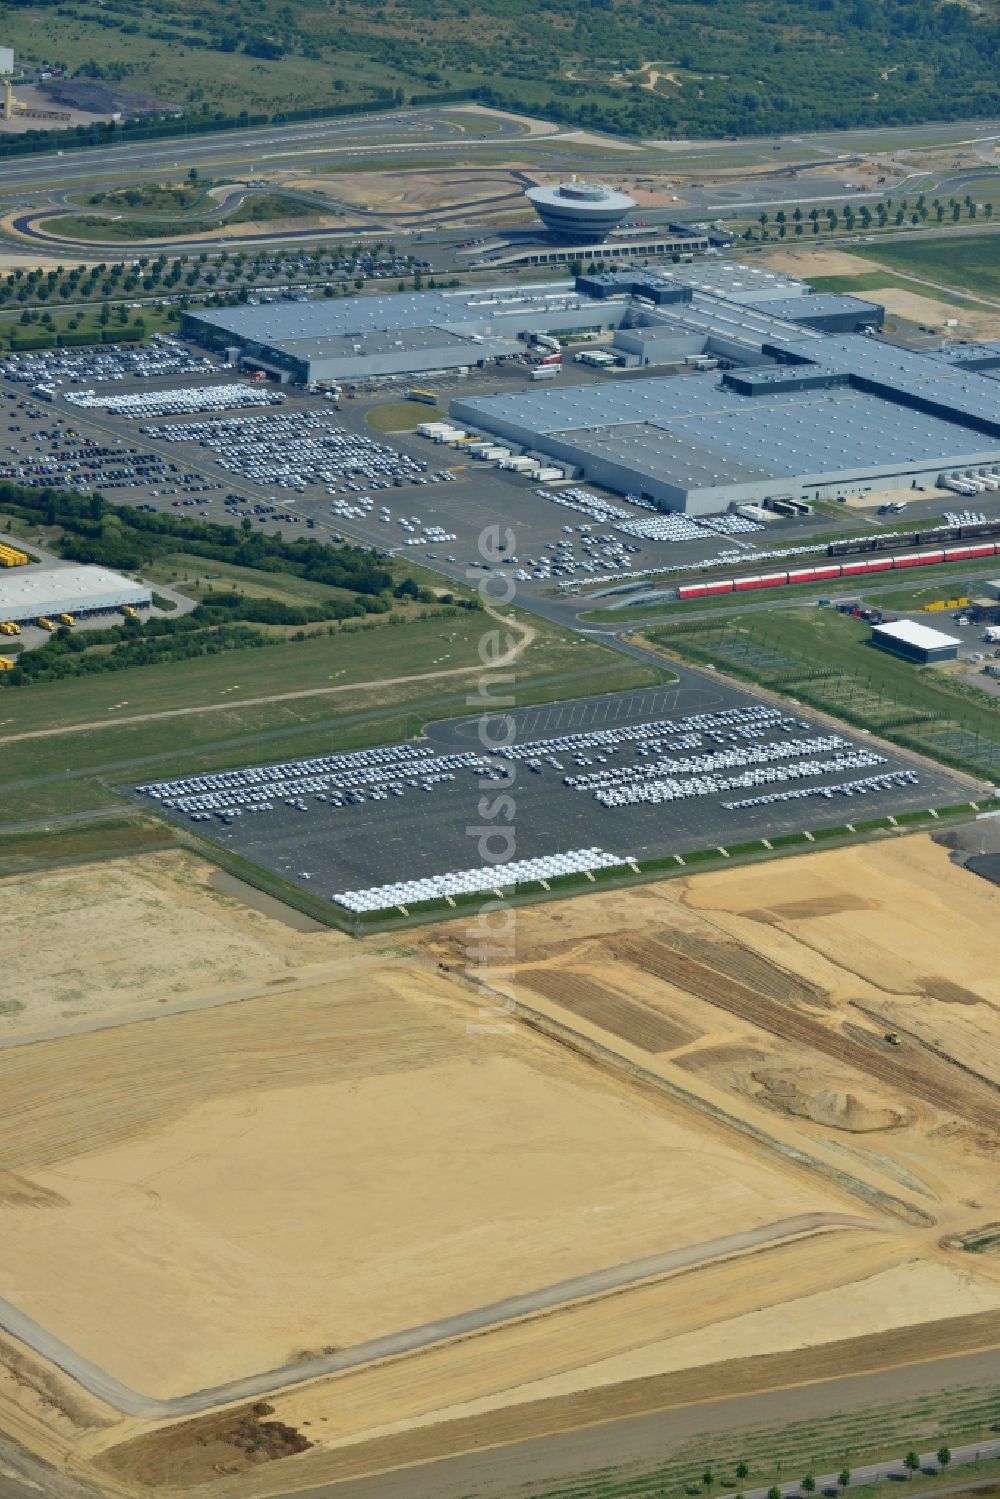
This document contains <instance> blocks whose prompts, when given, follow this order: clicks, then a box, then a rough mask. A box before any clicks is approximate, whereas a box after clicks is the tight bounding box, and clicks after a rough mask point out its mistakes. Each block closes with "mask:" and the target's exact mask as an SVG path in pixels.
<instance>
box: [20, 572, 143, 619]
mask: <svg viewBox="0 0 1000 1499" xmlns="http://www.w3.org/2000/svg"><path fill="white" fill-rule="evenodd" d="M152 601H153V594H152V590H151V589H149V588H147V587H145V585H144V584H142V583H133V582H132V579H131V578H125V577H122V575H121V574H120V573H114V572H111V571H110V570H109V569H108V568H106V567H88V566H81V567H75V566H67V567H27V568H18V569H17V571H16V572H13V571H12V572H4V573H2V574H0V620H8V619H9V620H13V621H14V623H15V624H27V623H28V622H29V621H32V620H36V619H39V618H42V617H44V618H46V619H58V618H59V615H60V614H73V615H78V616H79V615H86V614H108V613H110V612H111V611H112V610H115V609H120V608H121V607H122V605H123V604H131V605H132V606H133V607H141V606H144V605H147V604H150V603H152Z"/></svg>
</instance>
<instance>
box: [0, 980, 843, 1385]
mask: <svg viewBox="0 0 1000 1499" xmlns="http://www.w3.org/2000/svg"><path fill="white" fill-rule="evenodd" d="M444 989H445V986H444V985H443V984H442V983H441V982H440V981H436V980H435V979H434V977H433V976H432V975H429V976H427V977H426V978H425V979H424V980H423V981H422V982H421V983H420V984H419V986H417V985H415V984H414V983H413V981H412V977H411V976H410V975H409V974H408V973H407V972H406V970H405V968H404V967H402V966H393V965H391V964H387V965H385V967H384V968H383V970H382V971H381V973H380V974H379V975H378V977H377V978H375V977H374V976H373V977H372V979H371V980H370V981H368V982H365V981H364V980H363V979H361V978H360V977H359V978H357V979H355V978H348V977H346V976H345V977H344V978H343V979H341V980H340V981H339V982H333V981H331V982H329V983H327V984H324V985H323V986H321V987H319V988H314V989H302V990H298V991H296V992H295V993H293V994H289V995H283V996H282V997H281V998H280V999H277V998H275V999H259V1000H254V1001H247V1002H245V1003H244V1004H242V1005H241V1006H240V1007H239V1017H238V1020H237V1019H236V1016H235V1014H234V1012H232V1011H231V1010H230V1009H228V1008H227V1009H214V1010H202V1011H198V1012H195V1013H190V1014H185V1015H177V1016H172V1017H167V1018H164V1019H161V1020H157V1021H156V1022H155V1024H151V1025H147V1026H137V1027H128V1028H126V1029H125V1030H123V1031H119V1030H114V1031H102V1032H99V1033H95V1034H93V1035H90V1036H87V1037H74V1038H71V1039H69V1040H67V1041H60V1042H51V1043H47V1044H45V1045H43V1046H38V1047H35V1048H32V1050H31V1053H30V1054H29V1055H28V1056H25V1057H22V1056H20V1055H17V1054H12V1053H7V1054H6V1056H3V1057H0V1092H2V1095H3V1098H4V1101H5V1111H9V1114H14V1115H20V1116H21V1117H23V1116H24V1115H25V1113H27V1114H28V1115H30V1116H32V1117H33V1118H34V1119H35V1124H34V1126H33V1127H29V1128H28V1129H23V1128H22V1130H21V1132H20V1133H19V1136H18V1138H17V1139H16V1140H14V1141H7V1142H5V1156H6V1159H7V1160H8V1161H9V1162H10V1163H11V1165H12V1166H13V1167H14V1168H15V1169H16V1171H17V1173H18V1178H19V1183H20V1184H19V1186H18V1187H17V1189H16V1190H12V1191H10V1192H9V1193H8V1197H9V1198H13V1201H12V1202H9V1203H8V1205H7V1207H6V1209H5V1210H0V1225H2V1233H3V1243H4V1257H5V1262H6V1265H7V1272H8V1277H9V1280H8V1284H11V1285H12V1287H13V1291H12V1293H11V1294H10V1297H9V1299H11V1300H12V1301H14V1302H15V1304H16V1305H17V1306H18V1307H19V1308H21V1309H22V1310H23V1311H26V1312H27V1313H28V1314H29V1315H31V1316H33V1317H34V1318H36V1320H39V1321H42V1322H44V1323H45V1324H46V1325H48V1326H51V1327H53V1328H54V1329H56V1330H58V1332H59V1335H60V1336H61V1337H62V1338H63V1339H64V1340H65V1341H66V1342H68V1343H69V1344H70V1345H71V1346H73V1347H74V1348H77V1349H79V1350H80V1351H81V1352H82V1353H83V1354H84V1355H85V1356H86V1357H87V1358H89V1359H91V1360H92V1361H93V1362H95V1363H97V1364H98V1365H100V1367H102V1368H104V1369H107V1370H108V1371H109V1372H111V1373H113V1374H114V1375H115V1376H116V1377H117V1378H119V1379H121V1380H122V1381H123V1382H125V1383H127V1384H129V1385H131V1386H132V1387H134V1388H136V1389H139V1390H142V1391H144V1392H147V1393H153V1394H157V1395H175V1394H182V1393H185V1392H187V1391H188V1390H193V1389H199V1388H201V1387H203V1386H205V1385H209V1384H215V1383H220V1382H222V1381H224V1380H229V1379H234V1378H237V1377H239V1376H240V1375H242V1374H245V1373H247V1372H248V1371H256V1370H258V1369H265V1368H270V1367H276V1366H278V1365H281V1364H284V1363H286V1362H289V1361H294V1360H295V1359H296V1358H297V1357H300V1356H301V1355H302V1354H303V1352H305V1351H307V1350H308V1351H314V1350H316V1349H317V1348H319V1349H322V1348H325V1347H333V1348H343V1347H349V1346H351V1345H352V1344H354V1343H358V1342H362V1341H365V1340H367V1339H369V1338H372V1337H376V1336H378V1335H381V1334H383V1333H389V1332H392V1331H394V1330H396V1329H399V1328H403V1327H409V1326H413V1325H417V1324H419V1323H423V1322H426V1321H430V1320H432V1319H434V1318H438V1317H443V1316H446V1315H449V1314H451V1313H455V1312H461V1311H464V1310H466V1309H468V1308H471V1307H475V1306H478V1305H481V1304H482V1303H484V1302H488V1301H492V1300H496V1299H498V1298H500V1297H502V1296H505V1295H510V1294H513V1293H515V1292H519V1291H529V1290H532V1289H534V1288H536V1287H539V1286H544V1285H547V1284H549V1283H551V1282H555V1281H559V1280H562V1279H566V1278H568V1277H571V1276H576V1275H582V1274H584V1273H585V1272H586V1271H588V1270H591V1269H593V1268H595V1267H600V1266H605V1265H613V1264H616V1263H619V1262H621V1261H625V1260H630V1259H634V1258H638V1257H641V1256H644V1255H649V1254H653V1253H656V1252H657V1251H660V1250H664V1249H669V1248H672V1247H674V1246H680V1245H685V1244H689V1243H692V1242H697V1241H698V1240H699V1239H701V1238H704V1237H707V1236H708V1235H706V1232H705V1223H706V1219H707V1221H709V1222H726V1223H732V1224H734V1225H737V1226H739V1227H743V1228H749V1227H756V1226H757V1225H759V1224H761V1223H766V1222H769V1221H772V1220H776V1219H781V1218H784V1217H786V1216H789V1215H791V1214H796V1213H804V1212H809V1211H812V1210H816V1209H819V1208H823V1207H825V1206H828V1205H829V1203H830V1199H831V1194H830V1192H829V1191H827V1190H824V1189H819V1190H817V1188H816V1187H814V1186H813V1185H812V1184H811V1183H810V1182H809V1181H808V1179H802V1180H798V1179H795V1178H790V1179H788V1180H785V1179H783V1177H782V1175H781V1173H780V1172H779V1171H778V1170H776V1169H774V1167H771V1166H769V1165H768V1164H767V1163H766V1162H762V1161H754V1160H744V1159H742V1158H741V1152H738V1151H737V1150H736V1149H735V1148H734V1146H733V1145H730V1144H728V1143H727V1142H725V1141H724V1140H722V1139H715V1140H712V1141H711V1143H709V1142H707V1141H706V1140H705V1139H704V1136H703V1135H702V1134H701V1133H700V1132H699V1131H698V1130H697V1128H696V1127H693V1125H692V1123H691V1122H689V1121H684V1120H683V1119H681V1118H677V1117H670V1116H667V1115H665V1114H664V1113H663V1112H662V1111H660V1110H658V1109H655V1108H650V1107H649V1106H648V1104H644V1103H642V1102H641V1101H636V1100H633V1099H631V1098H630V1097H629V1096H628V1093H627V1090H626V1089H625V1087H624V1086H623V1085H621V1084H617V1083H616V1082H615V1081H614V1080H609V1082H608V1084H607V1085H606V1086H604V1087H602V1089H601V1090H600V1093H599V1094H598V1095H597V1096H595V1095H594V1093H593V1092H592V1090H589V1089H588V1088H587V1086H586V1077H585V1074H580V1073H579V1069H578V1068H577V1066H576V1065H575V1064H574V1063H573V1062H572V1061H570V1060H568V1059H566V1058H565V1057H564V1056H563V1055H562V1054H561V1052H560V1051H559V1050H558V1049H557V1048H555V1047H554V1046H551V1045H549V1044H548V1043H546V1042H544V1041H543V1040H540V1039H539V1038H538V1037H536V1036H534V1035H532V1034H531V1033H530V1032H524V1033H523V1034H520V1033H518V1034H516V1035H514V1036H513V1037H510V1038H505V1037H497V1036H492V1035H491V1036H487V1037H476V1036H469V1035H467V1034H466V1031H465V1023H464V1018H463V1016H462V1014H461V1012H460V1011H458V1010H457V1009H456V1008H455V1006H454V1004H453V1002H452V1001H451V1000H450V998H449V997H448V996H447V994H446V993H444ZM165 1059H169V1061H168V1062H167V1061H165ZM5 1063H6V1065H5ZM80 1065H83V1066H84V1067H85V1068H86V1071H87V1075H88V1076H90V1077H92V1078H93V1079H94V1081H93V1082H92V1084H91V1086H90V1088H89V1089H88V1093H87V1096H86V1098H81V1099H80V1100H79V1101H78V1102H77V1103H76V1105H75V1106H74V1107H72V1109H70V1110H67V1109H61V1110H59V1111H58V1117H56V1110H54V1109H52V1108H51V1107H46V1104H45V1100H44V1098H43V1096H42V1095H43V1093H44V1092H45V1091H47V1090H48V1089H49V1088H50V1087H51V1086H52V1083H53V1079H55V1078H56V1077H58V1076H59V1074H60V1072H61V1071H62V1069H63V1068H65V1069H69V1070H72V1069H73V1068H75V1067H77V1066H80ZM62 1076H63V1078H64V1080H65V1083H68V1080H69V1071H64V1072H62ZM137 1094H138V1095H139V1096H136V1095H137ZM67 1113H71V1114H72V1118H73V1123H72V1128H71V1129H67V1122H68V1121H67V1120H66V1117H65V1116H66V1114H67ZM81 1139H86V1140H88V1141H90V1142H91V1148H90V1149H88V1150H85V1151H83V1152H81V1151H80V1150H79V1145H78V1142H79V1140H81ZM206 1142H211V1143H210V1146H209V1148H206ZM43 1163H44V1164H43ZM696 1166H697V1177H698V1189H697V1191H696V1192H695V1193H691V1192H690V1191H689V1183H690V1181H691V1179H692V1177H693V1175H694V1173H695V1168H696ZM25 1181H27V1182H30V1190H31V1192H33V1193H34V1194H35V1198H34V1200H35V1209H36V1210H35V1211H30V1210H28V1203H27V1202H26V1200H25V1198H26V1196H27V1193H28V1189H27V1188H26V1187H25V1185H24V1183H25ZM834 1205H835V1206H837V1207H841V1206H843V1204H842V1203H841V1201H840V1200H839V1199H837V1200H836V1201H835V1203H834ZM38 1208H44V1209H46V1211H45V1212H39V1211H38V1210H37V1209H38ZM53 1220H56V1221H58V1225H59V1233H58V1234H57V1235H53V1234H52V1231H51V1230H52V1227H53ZM40 1232H41V1233H43V1234H44V1236H45V1239H46V1242H47V1248H46V1251H45V1253H44V1255H41V1254H40V1253H39V1248H40V1242H39V1234H40ZM525 1246H528V1251H527V1252H526V1247H525ZM81 1264H82V1265H85V1266H86V1267H87V1269H86V1270H81V1268H80V1267H81ZM81 1292H83V1294H81ZM248 1306H251V1307H252V1308H253V1315H252V1316H251V1317H248V1316H247V1307H248ZM209 1327H211V1328H212V1335H211V1336H206V1329H207V1328H209Z"/></svg>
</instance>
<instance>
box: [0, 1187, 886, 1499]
mask: <svg viewBox="0 0 1000 1499" xmlns="http://www.w3.org/2000/svg"><path fill="white" fill-rule="evenodd" d="M874 1226H875V1225H874V1224H872V1223H870V1222H868V1221H867V1220H866V1219H863V1218H852V1217H849V1216H846V1215H844V1214H841V1213H803V1214H800V1215H799V1216H798V1217H794V1218H782V1219H780V1220H779V1221H778V1222H775V1223H765V1224H763V1225H762V1226H761V1227H760V1228H755V1229H750V1230H749V1231H747V1232H744V1233H739V1234H727V1235H725V1236H724V1237H722V1238H718V1239H709V1240H707V1241H706V1242H705V1243H702V1244H689V1245H687V1246H685V1247H684V1248H683V1249H671V1250H667V1251H665V1252H664V1253H663V1254H654V1255H648V1256H647V1257H646V1258H645V1259H640V1260H630V1261H628V1262H627V1263H626V1264H622V1265H613V1266H611V1267H610V1268H608V1269H605V1270H594V1271H591V1272H590V1273H589V1274H588V1275H578V1276H575V1277H574V1278H573V1279H571V1280H563V1281H558V1282H556V1284H555V1285H551V1286H543V1287H541V1288H540V1289H539V1290H537V1291H527V1292H525V1293H523V1294H521V1295H517V1296H507V1297H505V1298H504V1299H503V1300H501V1301H494V1302H491V1303H490V1304H489V1305H487V1306H480V1307H475V1308H474V1309H473V1310H472V1311H468V1312H460V1313H458V1314H457V1315H456V1316H454V1317H443V1318H442V1319H441V1320H440V1321H439V1322H425V1323H423V1324H422V1325H421V1326H419V1327H409V1328H405V1329H404V1330H403V1331H401V1332H395V1333H389V1334H387V1335H386V1336H384V1337H380V1338H373V1339H372V1340H371V1341H370V1342H367V1343H359V1344H357V1345H356V1347H354V1348H348V1349H345V1350H343V1351H342V1352H340V1353H333V1354H326V1355H323V1356H321V1357H319V1358H313V1359H307V1360H305V1361H303V1362H301V1363H295V1364H284V1365H282V1366H281V1367H280V1368H277V1369H267V1370H265V1371H264V1372H263V1373H260V1374H251V1375H248V1376H246V1378H244V1379H234V1380H230V1381H229V1383H227V1384H223V1385H215V1386H213V1387H212V1388H210V1389H205V1390H194V1391H192V1392H191V1393H190V1394H188V1395H177V1396H175V1397H173V1398H172V1399H166V1400H158V1399H155V1398H154V1397H152V1396H149V1395H142V1394H140V1393H139V1392H138V1391H136V1390H132V1389H129V1387H128V1386H127V1385H124V1384H122V1383H121V1381H120V1380H117V1379H115V1378H114V1376H113V1375H111V1374H108V1373H107V1372H106V1371H105V1370H104V1369H100V1368H98V1366H97V1365H96V1364H94V1363H92V1362H91V1361H90V1360H89V1359H87V1358H84V1357H83V1355H82V1354H79V1353H77V1352H76V1351H75V1349H73V1348H70V1347H69V1346H68V1344H66V1343H64V1342H63V1341H62V1340H61V1339H60V1338H57V1337H56V1336H55V1335H54V1334H53V1333H50V1332H48V1331H47V1330H46V1329H45V1328H44V1327H42V1326H41V1325H40V1324H39V1323H38V1322H36V1321H35V1320H34V1318H33V1317H29V1316H27V1315H26V1314H25V1313H24V1312H21V1311H19V1310H18V1308H17V1307H16V1306H12V1305H11V1303H10V1302H9V1301H5V1300H3V1299H2V1298H0V1328H2V1329H3V1331H4V1332H7V1333H10V1334H11V1336H12V1337H15V1338H17V1339H18V1341H19V1342H21V1343H23V1344H24V1345H25V1346H26V1347H27V1348H30V1349H31V1350H32V1351H33V1352H34V1353H38V1354H41V1356H42V1357H43V1358H46V1359H48V1360H49V1362H50V1363H53V1364H55V1365H56V1367H57V1368H59V1369H61V1370H62V1371H63V1373H64V1374H68V1375H69V1376H70V1378H71V1379H75V1380H76V1382H77V1383H78V1384H80V1385H82V1386H83V1388H84V1389H85V1390H87V1391H89V1393H90V1394H92V1395H96V1396H97V1397H98V1399H100V1400H103V1401H104V1402H105V1403H106V1404H108V1405H111V1406H113V1407H114V1408H115V1409H116V1410H120V1411H121V1412H123V1414H125V1415H128V1416H142V1417H146V1418H150V1419H159V1420H162V1419H176V1418H177V1417H179V1416H195V1415H199V1414H200V1413H201V1412H203V1411H207V1410H212V1409H214V1408H215V1407H216V1406H220V1405H230V1404H233V1403H235V1402H236V1401H241V1400H252V1399H255V1398H256V1397H257V1396H259V1395H267V1394H270V1393H273V1392H274V1391H275V1390H280V1389H287V1388H288V1387H289V1386H292V1385H299V1384H305V1383H307V1382H308V1381H309V1380H312V1379H319V1378H320V1377H322V1376H323V1375H327V1374H338V1373H341V1372H342V1371H343V1370H345V1369H356V1368H359V1367H361V1366H362V1365H364V1364H370V1363H374V1362H375V1361H376V1360H378V1359H385V1358H395V1357H397V1356H398V1355H400V1354H404V1353H413V1352H415V1351H416V1350H417V1349H420V1348H426V1347H428V1346H429V1345H430V1344H432V1343H440V1342H444V1341H445V1340H447V1339H450V1338H459V1337H466V1336H468V1335H469V1334H470V1333H476V1332H481V1331H482V1330H483V1329H485V1328H487V1327H494V1326H498V1325H500V1324H502V1323H504V1322H514V1321H517V1320H518V1318H521V1317H529V1316H532V1315H534V1314H536V1313H538V1312H545V1311H551V1310H552V1309H553V1308H555V1307H558V1306H564V1305H566V1304H567V1303H569V1302H572V1301H579V1300H581V1299H583V1298H585V1297H589V1296H600V1295H603V1294H605V1293H607V1292H609V1291H617V1290H621V1289H622V1288H623V1287H625V1286H629V1285H635V1284H637V1283H638V1282H640V1281H644V1280H650V1279H653V1278H655V1277H656V1276H659V1275H667V1274H669V1273H670V1272H672V1271H674V1270H682V1269H686V1268H688V1267H689V1266H691V1265H700V1264H705V1263H707V1262H708V1261H710V1260H717V1259H721V1258H723V1257H724V1256H727V1255H733V1254H741V1253H745V1252H746V1251H747V1250H753V1249H758V1248H760V1247H761V1246H763V1245H765V1244H776V1243H783V1242H786V1241H787V1240H789V1239H794V1238H799V1237H801V1236H803V1235H806V1234H814V1233H819V1232H822V1231H824V1230H827V1229H836V1228H861V1229H865V1228H871V1227H874ZM2 1495H3V1490H2V1489H0V1496H2Z"/></svg>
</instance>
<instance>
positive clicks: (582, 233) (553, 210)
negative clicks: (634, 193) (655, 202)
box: [526, 177, 636, 245]
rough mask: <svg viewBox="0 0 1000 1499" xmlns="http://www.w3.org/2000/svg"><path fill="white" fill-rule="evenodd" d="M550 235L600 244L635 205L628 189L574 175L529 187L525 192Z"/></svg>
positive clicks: (574, 242)
mask: <svg viewBox="0 0 1000 1499" xmlns="http://www.w3.org/2000/svg"><path fill="white" fill-rule="evenodd" d="M526 196H527V197H528V199H529V200H530V202H531V205H532V207H533V208H534V210H535V212H536V213H537V214H538V217H539V218H540V219H541V221H542V223H543V224H544V225H545V227H546V229H547V230H548V231H549V233H550V234H551V235H552V237H553V239H558V240H561V241H562V242H563V243H564V244H572V245H587V244H599V243H600V241H601V240H603V239H605V238H606V237H607V235H608V234H610V232H611V230H612V229H614V227H615V225H616V224H620V223H621V221H622V219H623V218H624V217H625V215H626V214H627V213H629V212H630V211H631V210H632V209H633V208H634V207H635V206H636V205H635V199H634V198H630V197H629V195H628V193H618V192H615V190H614V189H613V188H610V187H604V186H602V184H601V183H598V182H579V181H577V179H576V177H573V178H572V180H571V181H569V182H560V183H559V185H558V187H531V188H529V189H528V192H527V194H526Z"/></svg>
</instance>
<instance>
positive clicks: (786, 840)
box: [768, 833, 809, 848]
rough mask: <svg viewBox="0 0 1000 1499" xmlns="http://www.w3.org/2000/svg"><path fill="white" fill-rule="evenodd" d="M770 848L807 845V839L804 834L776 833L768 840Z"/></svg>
mask: <svg viewBox="0 0 1000 1499" xmlns="http://www.w3.org/2000/svg"><path fill="white" fill-rule="evenodd" d="M768 842H769V843H770V845H771V847H772V848H794V847H796V845H798V844H802V843H808V842H809V839H808V838H807V837H806V835H805V833H778V834H777V835H776V836H775V837H774V838H770V839H768Z"/></svg>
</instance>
